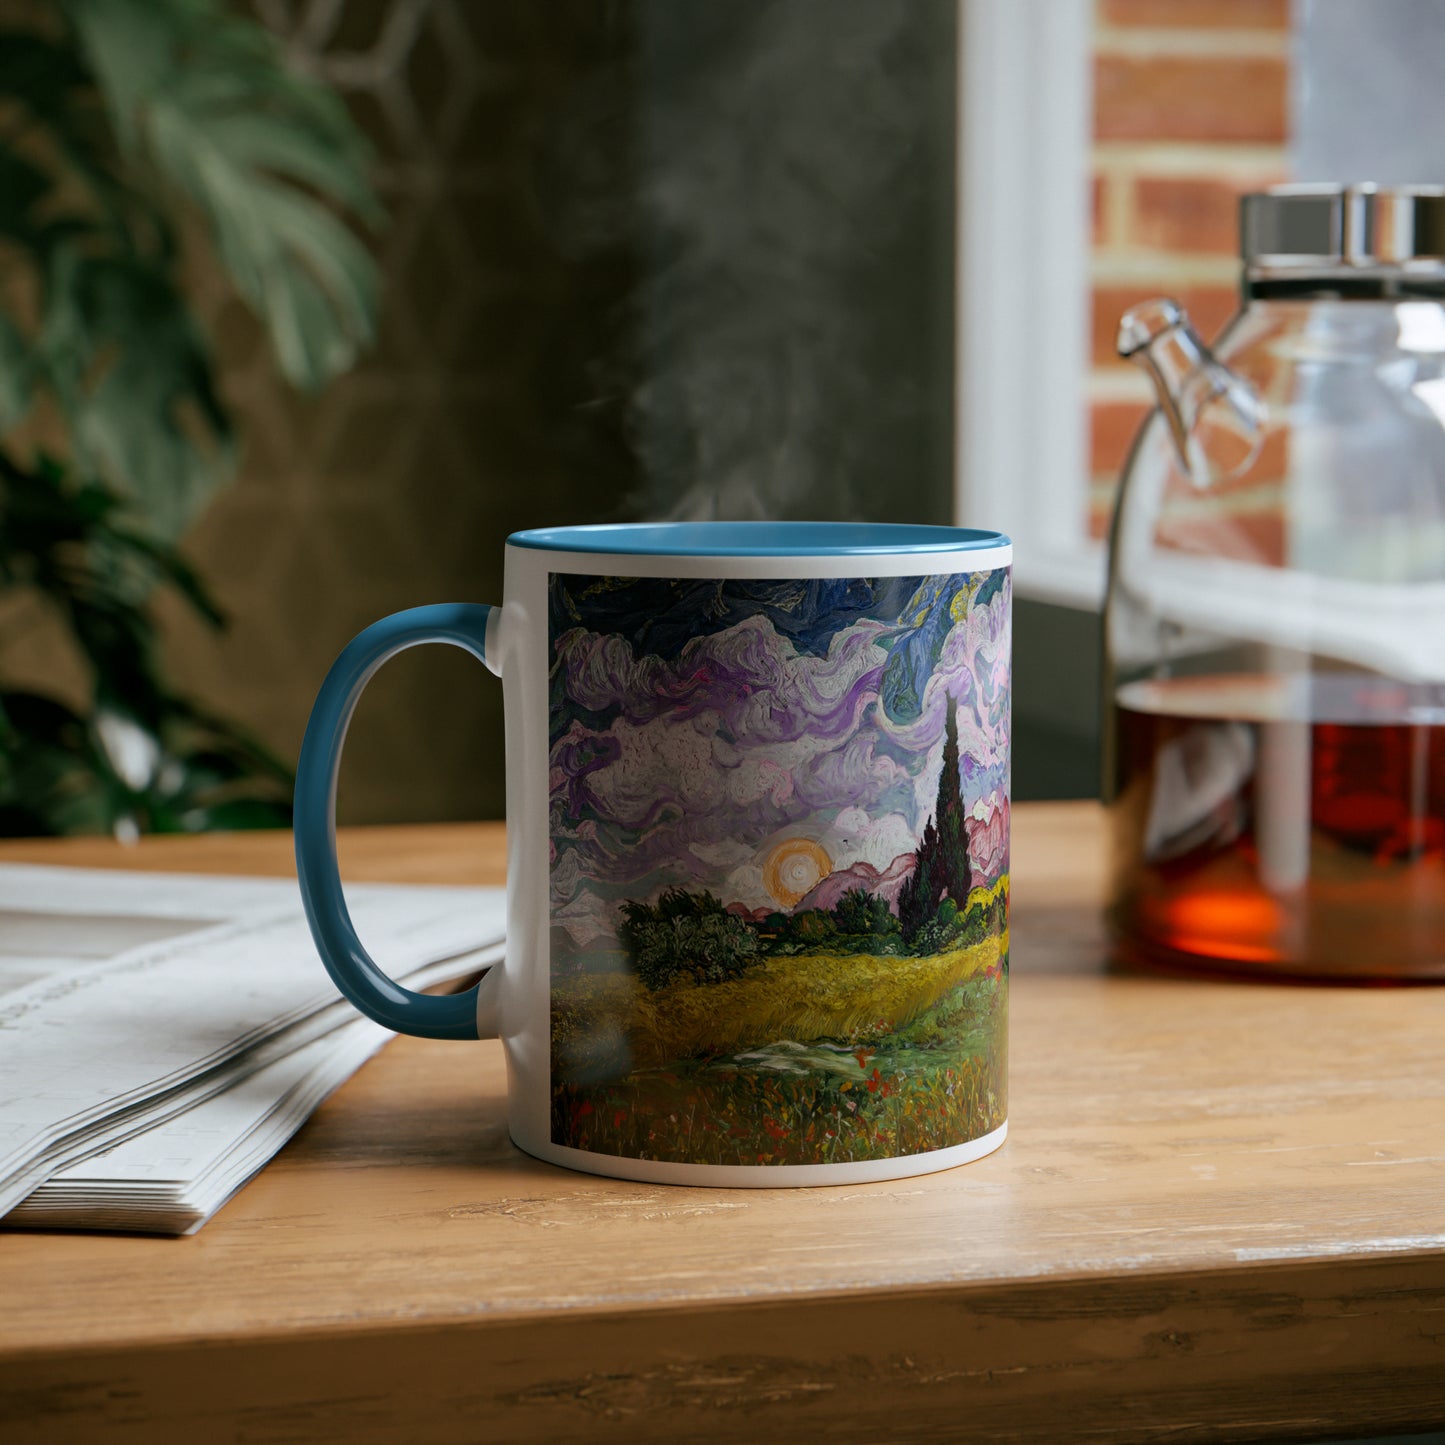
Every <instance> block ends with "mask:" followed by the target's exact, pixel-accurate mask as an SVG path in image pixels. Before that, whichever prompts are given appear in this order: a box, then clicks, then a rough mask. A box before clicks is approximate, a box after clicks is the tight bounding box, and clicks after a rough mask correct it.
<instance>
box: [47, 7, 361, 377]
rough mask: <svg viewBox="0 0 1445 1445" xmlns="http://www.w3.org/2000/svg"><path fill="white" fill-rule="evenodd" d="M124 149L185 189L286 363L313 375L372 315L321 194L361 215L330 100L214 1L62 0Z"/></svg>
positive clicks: (355, 257)
mask: <svg viewBox="0 0 1445 1445" xmlns="http://www.w3.org/2000/svg"><path fill="white" fill-rule="evenodd" d="M65 9H66V11H67V13H68V14H69V15H70V17H71V19H72V22H73V23H74V25H75V28H76V31H77V33H78V35H79V37H80V41H81V45H82V47H83V50H84V54H85V56H86V59H87V61H88V63H89V65H90V67H91V69H92V70H93V71H94V73H95V75H96V78H97V79H98V80H99V82H100V86H101V90H102V92H103V93H104V95H105V98H106V102H107V105H108V106H109V109H110V112H111V114H112V116H113V118H114V122H115V127H116V133H117V135H118V136H119V138H120V143H121V146H122V149H123V151H124V153H125V154H126V155H127V156H129V157H132V158H134V159H136V160H137V161H140V162H142V163H144V164H146V165H148V166H150V167H152V168H153V169H154V171H155V173H156V175H157V177H158V178H159V179H160V180H161V181H162V182H163V183H164V184H165V185H167V186H170V187H174V188H175V189H176V190H177V191H179V192H181V193H182V194H184V195H185V196H187V197H189V198H190V199H191V200H192V201H194V202H195V203H196V204H197V205H198V206H199V207H200V208H201V210H202V212H203V213H204V215H205V217H206V219H207V221H208V222H209V224H210V227H211V230H212V233H213V234H214V236H215V239H216V244H217V248H218V250H219V253H220V256H221V259H222V261H223V262H224V263H225V266H226V268H227V270H228V271H229V273H230V276H231V279H232V281H233V282H234V283H235V286H236V289H237V290H238V291H239V292H240V294H241V295H242V296H244V297H245V298H246V300H247V301H249V302H250V303H251V305H252V306H253V307H254V308H255V309H256V311H257V312H258V313H259V314H260V315H261V316H262V317H263V318H264V320H265V322H266V325H267V328H268V329H269V331H270V334H271V340H272V344H273V345H274V346H275V348H276V355H277V359H278V360H279V361H280V363H281V366H282V368H283V370H284V371H285V373H286V375H287V376H288V377H289V378H290V379H291V380H292V381H293V382H294V383H296V384H297V385H298V386H302V387H308V388H312V387H317V386H320V385H322V384H324V383H325V382H327V381H329V380H330V379H331V378H332V377H333V376H336V375H337V374H338V373H340V372H342V371H345V370H346V369H347V368H348V367H349V366H351V365H352V364H353V363H354V362H355V360H356V357H357V354H358V352H359V351H360V349H361V348H362V347H364V346H366V345H367V344H369V343H370V341H371V340H372V337H373V334H374V328H375V320H376V271H375V267H374V265H373V263H372V260H371V257H370V256H369V255H368V253H367V252H366V250H365V248H364V247H362V246H361V244H360V243H359V242H358V241H357V240H356V238H355V237H354V236H353V235H352V233H351V232H350V231H349V230H348V229H347V227H346V226H345V225H343V224H342V223H341V222H340V221H339V220H338V219H337V218H336V216H335V215H334V214H333V212H332V211H331V210H329V209H328V208H327V207H326V206H325V205H323V204H322V203H321V201H319V200H317V199H316V197H321V198H323V199H324V200H326V201H330V202H332V203H334V204H336V205H338V206H342V207H346V208H348V209H350V210H351V211H353V212H355V213H356V214H358V215H359V216H361V217H362V218H364V219H368V220H374V219H375V218H376V214H377V211H376V202H375V199H374V197H373V195H372V192H371V188H370V186H369V184H368V183H367V180H366V166H365V161H366V156H365V153H364V151H363V149H362V147H361V142H360V140H359V138H358V136H357V133H356V131H355V129H354V128H353V127H352V125H351V123H350V120H349V119H348V117H347V114H346V111H345V109H344V108H343V107H342V105H341V103H340V101H339V100H337V98H336V97H335V96H334V95H333V94H331V92H330V91H327V90H325V89H323V88H321V87H320V86H318V85H316V84H315V83H314V82H311V81H309V80H306V79H304V78H302V77H301V76H298V75H295V74H293V73H291V72H290V71H288V70H287V69H286V68H285V67H284V66H283V65H282V64H281V60H280V56H279V54H278V51H277V48H276V46H275V44H274V42H273V41H272V40H271V37H270V36H269V35H267V34H266V32H265V31H262V30H260V29H259V28H258V27H257V26H255V25H253V24H250V23H248V22H246V21H242V20H238V19H236V18H235V17H234V16H232V15H231V14H230V13H229V12H228V11H227V9H226V8H225V7H224V6H223V5H221V4H220V3H218V0H65Z"/></svg>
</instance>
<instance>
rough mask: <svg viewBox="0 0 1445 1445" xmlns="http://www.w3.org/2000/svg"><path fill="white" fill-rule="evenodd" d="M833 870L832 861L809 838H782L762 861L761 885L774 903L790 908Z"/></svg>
mask: <svg viewBox="0 0 1445 1445" xmlns="http://www.w3.org/2000/svg"><path fill="white" fill-rule="evenodd" d="M832 871H833V860H832V859H831V858H830V857H829V856H828V854H827V852H826V851H825V850H824V849H823V848H822V847H820V846H819V845H818V844H817V843H815V842H814V841H813V840H812V839H811V838H784V839H783V841H782V842H781V843H777V844H774V846H773V848H772V849H771V851H770V852H769V853H768V856H767V857H766V858H765V859H764V860H763V886H764V887H765V888H766V889H767V890H768V892H769V893H771V894H772V895H773V898H774V900H775V901H776V902H778V903H780V904H782V906H783V907H784V908H791V907H792V906H793V905H794V904H795V903H796V902H797V901H798V900H799V899H800V898H801V897H802V896H803V895H804V894H805V893H806V892H807V891H808V890H809V889H810V888H811V887H812V886H813V885H814V884H815V883H819V882H821V881H822V880H823V879H824V878H826V877H827V876H828V874H830V873H831V872H832Z"/></svg>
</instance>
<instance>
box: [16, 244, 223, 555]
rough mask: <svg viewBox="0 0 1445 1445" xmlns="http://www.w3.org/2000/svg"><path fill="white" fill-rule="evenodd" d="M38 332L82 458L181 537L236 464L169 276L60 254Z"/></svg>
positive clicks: (126, 261) (138, 264) (121, 262)
mask: <svg viewBox="0 0 1445 1445" xmlns="http://www.w3.org/2000/svg"><path fill="white" fill-rule="evenodd" d="M48 300H49V303H50V304H49V306H48V308H47V311H46V317H45V324H44V327H43V329H42V333H41V342H40V345H41V351H42V354H43V356H44V358H45V365H46V368H47V373H48V375H49V377H50V379H51V381H52V384H53V385H54V387H55V391H56V394H57V396H58V397H59V398H60V401H61V405H62V408H63V409H64V411H65V413H66V415H67V416H68V418H69V419H70V422H71V428H72V435H71V439H72V442H73V443H74V445H75V448H76V453H77V459H78V461H79V463H80V464H81V466H82V467H83V468H84V470H85V471H86V472H87V473H89V474H90V475H93V476H98V477H104V478H106V479H108V480H109V481H110V482H111V483H112V484H113V485H114V486H116V487H117V488H119V489H120V490H121V491H123V492H125V493H128V494H129V495H130V497H131V498H132V499H133V500H134V502H135V503H136V510H137V513H138V515H141V516H143V517H144V518H145V521H146V524H147V525H148V526H149V527H150V529H151V530H152V531H153V532H155V533H156V534H158V535H159V536H163V537H175V536H178V535H179V534H180V533H181V532H182V531H183V530H184V529H185V527H186V526H187V525H188V524H189V523H190V521H191V520H192V518H193V517H194V516H195V515H196V513H197V512H198V511H199V510H200V508H201V506H203V505H204V503H205V502H206V500H207V499H208V497H209V496H210V494H211V493H212V492H213V491H214V490H215V488H216V487H217V486H219V485H220V484H221V483H222V482H223V481H225V480H226V479H227V478H228V477H229V475H230V473H231V471H232V469H233V466H234V462H235V447H234V442H233V438H232V434H231V428H230V422H229V419H228V417H227V415H226V412H225V410H224V408H223V407H222V405H221V402H220V399H219V397H218V395H217V393H216V388H215V383H214V379H213V377H212V374H211V366H210V358H209V356H208V354H207V352H206V348H205V345H204V342H203V340H202V338H201V336H200V334H199V332H198V331H197V329H196V326H195V323H194V322H193V321H192V319H191V316H190V313H189V312H188V311H187V310H186V307H185V303H184V302H183V300H182V299H181V297H180V296H179V295H178V294H177V292H176V291H175V289H174V287H173V286H172V284H171V282H170V280H169V278H168V277H167V275H166V274H165V272H164V271H162V270H161V269H159V268H157V267H156V266H154V265H153V264H151V263H150V262H148V261H144V260H140V259H138V258H134V257H129V256H101V257H98V258H92V257H90V256H87V255H85V254H83V253H82V252H81V251H80V250H79V249H78V248H73V247H62V248H61V249H60V250H59V251H58V252H57V255H56V259H55V264H54V266H53V267H52V272H51V282H50V286H49V288H48Z"/></svg>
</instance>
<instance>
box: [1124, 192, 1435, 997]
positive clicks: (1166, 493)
mask: <svg viewBox="0 0 1445 1445" xmlns="http://www.w3.org/2000/svg"><path fill="white" fill-rule="evenodd" d="M1241 243H1242V253H1243V262H1244V269H1243V305H1242V307H1241V309H1240V311H1239V313H1238V314H1237V315H1236V316H1235V317H1234V319H1233V320H1232V321H1231V322H1230V323H1229V324H1228V326H1227V327H1226V328H1225V330H1224V332H1223V333H1222V335H1221V337H1220V338H1219V340H1218V341H1217V342H1216V344H1215V346H1214V347H1213V348H1212V349H1211V348H1210V347H1207V346H1206V345H1205V344H1204V343H1203V341H1202V340H1201V339H1200V337H1199V336H1198V334H1197V333H1196V332H1195V331H1194V329H1193V327H1192V326H1191V325H1190V323H1189V319H1188V317H1187V316H1186V315H1185V314H1184V312H1183V311H1182V309H1181V308H1180V307H1178V306H1177V305H1176V304H1175V303H1173V302H1171V301H1167V300H1159V301H1151V302H1146V303H1144V304H1143V305H1141V306H1137V307H1135V308H1133V309H1132V310H1131V311H1130V312H1129V313H1128V314H1127V315H1126V316H1125V317H1124V319H1123V322H1122V324H1121V327H1120V333H1119V350H1120V353H1121V354H1122V355H1124V356H1126V357H1128V358H1129V359H1131V360H1132V361H1134V362H1136V363H1138V364H1139V365H1141V366H1142V367H1143V368H1144V369H1145V371H1146V372H1147V373H1148V374H1149V375H1150V377H1151V379H1152V381H1153V383H1154V386H1155V391H1156V396H1157V402H1158V405H1157V407H1156V409H1155V410H1154V411H1153V412H1152V413H1151V414H1150V415H1149V417H1148V418H1147V419H1146V420H1145V422H1144V423H1143V425H1142V427H1141V429H1140V432H1139V435H1138V436H1137V438H1136V439H1135V443H1134V447H1133V451H1132V453H1131V454H1130V457H1129V460H1128V462H1127V463H1126V465H1125V468H1124V474H1123V478H1122V481H1121V484H1120V492H1119V497H1118V501H1117V504H1116V508H1115V514H1114V523H1113V529H1112V535H1111V541H1110V576H1109V592H1108V601H1107V608H1106V616H1105V645H1106V668H1105V685H1106V689H1107V693H1106V712H1107V722H1106V729H1105V737H1106V741H1105V769H1104V772H1105V794H1106V801H1107V802H1108V803H1109V806H1110V811H1111V815H1112V825H1113V834H1114V873H1113V876H1114V883H1113V898H1112V914H1113V920H1114V926H1115V930H1116V934H1117V939H1118V943H1119V946H1120V949H1121V951H1122V952H1123V953H1124V954H1125V955H1126V956H1129V957H1133V958H1135V959H1136V960H1140V961H1144V962H1148V963H1152V964H1156V965H1164V966H1172V967H1180V966H1183V967H1193V968H1200V967H1202V968H1209V969H1223V970H1228V971H1233V972H1247V973H1252V974H1256V975H1268V976H1277V975H1297V976H1312V977H1350V978H1357V979H1423V978H1445V192H1442V191H1440V190H1437V189H1424V188H1409V189H1396V190H1384V189H1379V188H1375V187H1372V186H1348V187H1278V188H1276V189H1274V190H1272V191H1269V192H1265V193H1261V194H1257V195H1251V196H1247V197H1245V198H1244V200H1243V203H1242V207H1241Z"/></svg>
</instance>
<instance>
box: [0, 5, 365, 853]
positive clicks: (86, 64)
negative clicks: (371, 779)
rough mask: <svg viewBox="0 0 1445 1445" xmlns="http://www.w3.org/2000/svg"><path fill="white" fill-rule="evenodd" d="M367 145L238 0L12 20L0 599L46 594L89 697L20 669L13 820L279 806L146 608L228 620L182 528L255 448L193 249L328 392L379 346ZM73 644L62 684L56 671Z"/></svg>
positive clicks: (280, 817)
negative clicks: (171, 607) (174, 683)
mask: <svg viewBox="0 0 1445 1445" xmlns="http://www.w3.org/2000/svg"><path fill="white" fill-rule="evenodd" d="M369 170H370V167H369V154H368V150H367V147H366V145H365V143H364V141H363V140H362V138H361V136H360V135H359V133H358V132H357V130H356V129H355V128H354V126H353V124H352V122H351V120H350V118H349V116H348V113H347V111H346V109H345V107H344V105H343V104H342V102H341V101H340V100H339V98H338V97H337V96H336V95H334V94H333V93H332V92H331V91H330V90H328V89H327V88H326V87H325V86H324V85H322V84H321V83H319V82H318V81H316V80H314V79H311V78H309V77H307V76H303V75H301V74H298V73H296V72H295V71H293V70H291V69H289V68H288V67H287V65H286V64H285V62H284V59H283V57H282V55H281V53H280V50H279V48H278V46H277V44H276V42H275V40H274V38H273V37H272V36H271V35H270V34H269V33H268V32H267V31H266V30H265V29H263V28H262V27H261V26H259V25H257V24H256V23H254V22H252V21H250V20H248V19H245V18H243V17H241V16H238V15H236V14H234V13H233V12H232V11H231V9H230V7H229V5H228V4H227V3H226V0H33V3H31V4H28V5H17V6H16V7H14V8H13V9H11V8H9V7H7V18H6V22H5V24H4V26H3V28H0V601H3V600H5V594H11V595H13V594H14V593H15V592H16V591H17V590H24V591H26V592H28V593H29V594H31V595H32V596H33V597H35V598H37V599H39V600H40V601H41V602H42V603H43V605H44V606H45V607H46V608H48V609H50V610H52V611H53V613H54V614H56V615H57V616H58V617H59V619H60V620H61V622H62V623H63V625H64V629H65V632H66V635H67V637H68V640H69V642H70V643H72V644H73V647H74V650H75V653H76V655H77V656H78V658H79V660H80V662H81V663H82V665H83V669H84V673H85V676H86V683H85V688H84V691H85V694H86V695H85V698H84V699H83V701H81V702H80V703H79V705H77V702H76V700H75V699H73V698H72V699H67V698H66V697H64V696H63V695H62V693H63V691H64V689H62V688H57V689H56V690H55V692H54V694H52V693H50V692H49V691H47V692H43V693H42V692H40V691H36V690H34V689H30V688H27V689H20V688H14V687H10V686H7V683H6V679H5V674H4V644H5V641H6V638H5V636H4V634H3V632H0V833H9V834H22V833H59V832H96V831H110V832H115V833H118V834H120V835H122V836H124V835H133V834H134V833H136V832H139V831H147V830H156V831H176V830H185V831H190V830H199V829H205V828H226V827H246V826H275V825H282V824H285V823H287V822H289V818H290V794H291V776H290V772H289V769H288V768H287V766H286V765H285V764H284V763H283V762H282V761H280V760H279V759H278V758H276V757H274V756H273V755H272V754H271V753H270V752H269V751H268V750H267V749H265V748H264V747H262V746H260V745H259V744H258V743H257V742H256V741H254V740H253V739H251V738H250V737H248V736H247V735H246V733H245V732H244V731H243V730H242V729H239V728H237V727H236V726H234V725H232V724H231V723H229V722H227V721H226V720H225V719H224V718H222V717H218V716H216V715H214V714H213V713H212V712H211V711H209V710H207V709H205V708H203V707H200V706H197V705H196V704H194V703H193V702H191V701H190V700H188V699H187V698H186V697H185V696H182V695H180V694H179V693H178V692H177V691H176V690H175V689H174V688H172V687H171V686H170V685H169V684H168V683H167V680H166V674H165V669H164V667H163V665H162V661H161V657H160V646H159V637H158V635H157V629H156V625H155V622H154V617H153V612H152V606H151V603H152V600H153V598H154V596H155V594H156V593H157V591H158V590H160V589H170V590H173V591H174V592H175V593H176V594H178V595H179V596H180V597H182V598H184V599H185V601H186V603H187V604H188V605H189V606H190V607H191V608H193V609H194V610H195V612H196V613H197V614H198V615H200V616H201V617H203V618H205V619H206V620H207V621H208V622H210V623H211V624H213V625H214V626H216V627H221V626H223V625H224V619H223V618H222V616H221V614H220V612H219V610H218V609H217V607H216V606H215V604H214V603H213V602H212V600H211V598H210V597H209V595H208V593H207V591H206V589H205V587H204V585H203V583H202V581H201V579H200V578H199V577H197V576H196V574H195V573H194V571H193V570H192V569H191V568H190V567H189V566H188V565H187V563H186V562H185V560H184V559H183V557H182V555H181V553H180V551H179V550H178V545H177V544H178V541H179V539H180V538H181V536H182V535H183V533H184V531H185V529H186V528H187V526H188V525H189V524H190V523H191V522H192V521H193V520H194V519H195V518H196V516H197V515H198V513H199V512H200V511H201V509H202V508H204V506H205V505H206V503H207V501H208V499H209V498H210V497H211V496H212V495H213V494H214V493H215V491H216V490H217V489H218V488H219V487H221V486H222V485H223V484H224V483H225V482H226V481H227V479H228V478H229V477H230V476H231V475H232V473H233V470H234V467H235V463H236V457H237V451H238V446H239V438H238V436H237V435H236V430H235V427H234V425H233V423H232V420H231V418H230V416H229V414H228V411H227V407H226V404H225V401H224V398H223V397H222V395H221V394H220V393H219V389H218V386H217V383H216V376H215V367H214V364H213V360H212V356H211V352H210V349H209V345H208V341H207V338H206V336H205V335H204V334H203V332H202V329H201V327H200V325H199V323H198V322H197V320H196V318H195V317H194V316H193V314H192V312H191V309H190V308H189V306H188V304H187V297H186V293H185V284H184V277H185V264H186V261H187V258H188V255H189V253H190V251H191V249H192V248H194V247H198V246H199V247H205V248H207V249H209V250H210V251H211V252H212V254H213V255H214V258H215V260H216V261H217V262H218V263H219V266H220V268H221V270H222V271H223V273H224V274H225V276H226V278H227V280H228V283H229V285H230V286H231V287H232V288H233V289H234V292H235V294H236V295H237V296H238V297H239V298H240V299H241V300H242V301H243V302H244V303H245V305H246V306H248V307H249V308H250V309H251V310H252V311H253V312H254V313H255V315H256V316H257V317H258V319H259V320H260V322H261V323H262V325H263V327H264V329H265V332H266V334H267V336H268V338H269V342H270V346H271V348H272V351H273V353H274V358H275V362H276V364H277V366H278V367H279V369H280V372H281V373H282V374H283V375H284V376H285V378H286V379H287V381H288V382H289V383H290V384H291V385H292V386H293V387H295V388H298V389H301V390H303V391H315V390H317V389H319V388H321V387H323V386H325V385H326V384H327V383H328V382H329V381H331V380H332V379H334V378H335V377H337V376H338V375H340V374H341V373H343V372H345V371H346V370H347V369H349V368H350V367H351V366H352V365H353V363H354V362H355V361H356V359H357V358H358V356H359V355H360V353H361V352H362V351H363V350H364V349H365V348H366V347H367V346H368V345H369V344H370V343H371V342H372V340H373V337H374V332H375V325H376V314H377V293H378V284H377V273H376V269H375V266H374V264H373V261H372V258H371V255H370V253H369V251H368V250H367V248H366V246H365V245H364V244H363V242H362V241H361V240H360V239H359V237H358V235H357V234H356V231H355V229H354V224H355V223H357V222H360V223H365V224H375V223H376V222H377V221H378V220H379V208H378V206H377V203H376V200H375V197H374V194H373V191H372V187H371V182H370V179H369ZM62 662H63V660H62V659H58V658H57V669H56V670H57V674H59V673H61V672H63V671H64V670H65V669H64V666H63V665H62Z"/></svg>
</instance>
